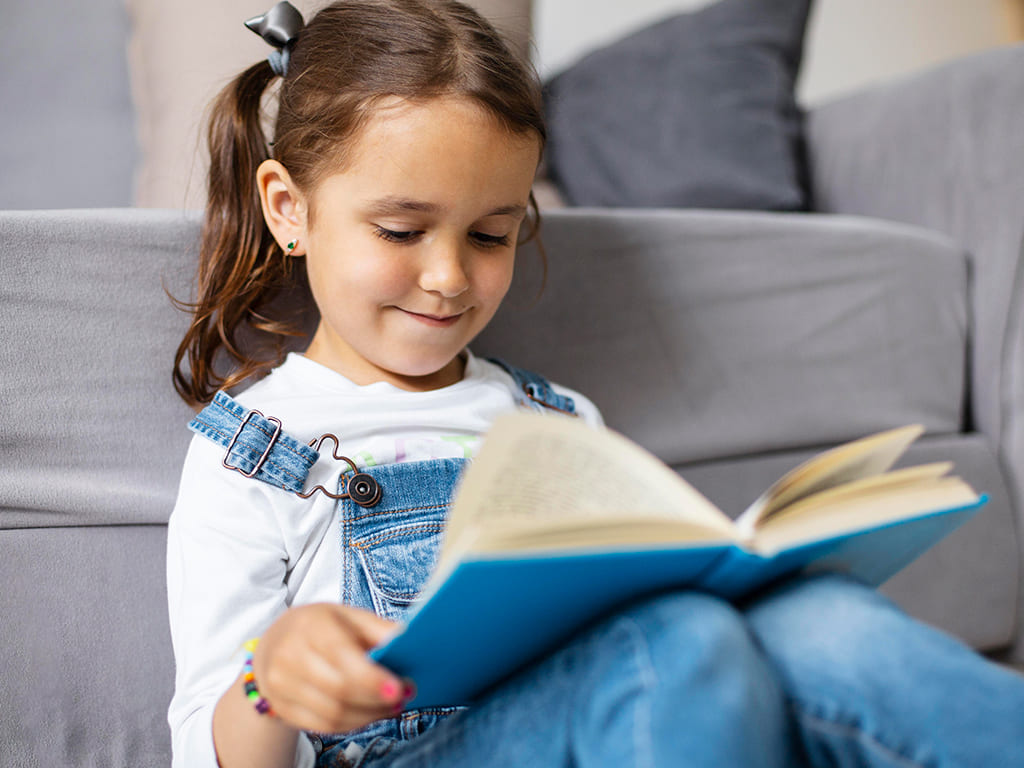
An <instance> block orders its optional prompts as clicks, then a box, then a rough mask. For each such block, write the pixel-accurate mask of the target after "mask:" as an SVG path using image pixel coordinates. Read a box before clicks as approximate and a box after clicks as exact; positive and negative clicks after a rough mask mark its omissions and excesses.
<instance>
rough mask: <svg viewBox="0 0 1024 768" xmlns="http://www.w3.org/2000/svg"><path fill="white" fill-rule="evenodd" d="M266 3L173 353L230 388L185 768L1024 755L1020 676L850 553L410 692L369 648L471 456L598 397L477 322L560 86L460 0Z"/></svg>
mask: <svg viewBox="0 0 1024 768" xmlns="http://www.w3.org/2000/svg"><path fill="white" fill-rule="evenodd" d="M247 25H248V26H250V27H251V28H253V29H254V30H255V31H257V32H259V33H260V34H261V35H262V36H263V37H264V38H265V39H266V40H268V42H270V43H272V44H273V45H274V46H275V47H276V48H277V50H275V51H274V52H273V53H272V55H271V57H270V59H269V60H268V61H264V62H261V63H259V64H257V65H255V66H252V67H250V68H249V69H247V70H246V71H245V72H243V73H242V74H241V75H240V76H239V77H238V78H237V79H236V80H235V81H234V82H232V83H231V84H230V85H229V86H228V87H227V88H226V89H225V90H224V92H223V93H222V94H221V96H220V97H219V99H218V101H217V102H216V104H215V106H214V110H213V113H212V119H211V124H210V131H209V140H210V150H211V169H210V176H209V202H208V205H207V209H206V219H205V225H204V229H203V235H202V245H201V255H200V268H199V289H198V298H197V301H196V303H195V304H194V305H193V321H192V325H191V327H190V328H189V331H188V333H187V334H186V336H185V339H184V340H183V342H182V344H181V347H180V348H179V350H178V356H177V360H176V368H175V380H176V385H177V387H178V389H179V392H180V393H181V394H182V395H183V396H184V397H185V398H186V399H187V400H188V401H189V402H191V403H193V404H205V403H210V402H211V400H212V403H211V404H210V405H209V406H207V407H206V408H205V409H204V410H203V411H202V412H201V413H200V414H199V415H197V416H196V418H195V419H194V420H193V421H192V423H191V424H190V426H191V428H192V429H193V430H194V431H195V432H196V433H197V434H196V437H195V438H194V440H193V443H192V446H191V449H190V451H189V455H188V458H187V460H186V463H185V468H184V473H183V477H182V482H181V488H180V494H179V498H178V502H177V505H176V507H175V510H174V513H173V515H172V517H171V521H170V528H169V542H168V565H167V568H168V592H169V600H170V619H171V628H172V634H173V640H174V648H175V654H176V658H177V687H176V692H175V695H174V699H173V701H172V703H171V707H170V713H169V720H170V724H171V728H172V734H173V748H174V761H175V762H174V764H175V765H176V766H179V767H187V768H205V767H207V766H209V767H211V768H212V767H213V766H217V765H220V766H223V768H232V767H233V766H245V767H246V768H256V767H258V766H291V765H301V766H309V765H313V764H314V763H315V764H317V765H339V766H367V767H370V766H384V765H387V766H422V767H423V768H427V766H434V767H435V768H440V767H441V766H444V767H445V768H448V767H461V766H466V767H467V768H468V767H470V766H485V765H486V766H506V765H508V766H512V765H515V766H566V767H568V766H581V767H584V766H634V765H635V766H668V765H689V766H719V767H721V766H755V765H757V766H792V765H801V764H810V765H822V766H825V765H872V766H875V765H879V766H882V765H884V766H896V765H899V766H906V765H948V766H953V765H972V766H986V765H990V766H996V765H999V766H1008V765H1024V683H1022V682H1021V680H1020V679H1018V678H1017V677H1016V676H1014V675H1013V674H1011V673H1008V672H1005V671H1002V670H1000V669H998V668H997V667H995V666H993V665H990V664H987V663H986V662H984V661H982V660H981V659H980V658H978V657H977V656H975V655H974V654H972V653H971V652H970V651H969V650H967V649H966V648H964V647H963V646H961V645H960V644H958V643H956V642H954V641H953V640H951V639H949V638H947V637H945V636H943V635H941V634H939V633H937V632H935V631H933V630H931V629H928V628H926V627H924V626H922V625H919V624H917V623H915V622H913V621H911V620H910V619H908V618H907V617H905V616H904V615H903V614H901V613H900V612H899V611H898V610H896V609H895V608H894V607H893V606H892V605H891V604H889V603H888V602H886V601H885V600H884V599H883V598H881V597H879V596H878V595H877V594H876V593H874V592H873V591H870V590H868V589H866V588H863V587H861V586H859V585H857V584H854V583H851V582H849V581H846V580H843V579H841V578H838V577H819V578H815V579H800V580H793V581H791V582H790V583H789V584H787V585H785V586H784V587H782V588H780V589H778V590H776V591H774V592H773V593H770V594H768V595H766V596H763V597H761V598H760V599H758V600H756V601H754V602H751V603H750V604H749V605H745V606H739V607H736V606H732V605H729V604H728V603H725V602H723V601H721V600H718V599H716V598H714V597H711V596H707V595H702V594H697V593H691V592H685V591H679V592H677V593H673V594H667V595H662V596H660V597H656V598H649V599H645V600H642V601H638V602H637V603H636V604H635V605H632V606H630V607H628V608H627V609H625V610H623V611H622V612H621V613H619V614H618V615H615V616H610V617H608V618H607V619H605V620H604V621H603V622H601V623H599V624H598V625H597V626H595V627H592V628H590V629H588V630H587V631H585V632H583V633H581V634H580V635H579V636H578V637H576V638H575V639H573V640H572V641H571V642H570V643H568V644H567V645H566V646H565V647H563V648H561V649H559V650H557V651H556V652H554V653H553V654H551V655H550V656H549V657H548V658H546V659H544V660H542V661H541V662H539V663H537V664H535V665H534V666H532V667H530V668H528V669H526V670H524V671H522V672H520V673H519V674H517V675H516V676H515V677H514V678H513V679H511V680H510V681H508V682H506V683H504V684H502V685H500V686H499V687H497V688H496V689H495V690H493V691H491V692H489V693H488V694H487V695H486V696H485V697H484V699H483V700H482V701H480V702H477V703H476V704H475V705H474V706H473V707H471V708H458V707H451V708H444V709H430V710H423V709H419V710H411V711H409V710H408V709H407V708H406V707H405V702H407V701H408V700H409V699H410V698H411V696H412V695H413V693H414V690H415V689H414V686H415V681H410V680H402V679H398V678H396V677H395V676H394V675H393V674H392V673H391V672H389V671H388V670H387V669H383V668H381V667H379V666H377V665H375V664H374V663H372V662H371V661H370V660H369V658H368V657H367V653H366V652H367V651H368V650H369V649H371V648H372V647H374V646H375V645H377V644H378V643H380V642H381V641H382V640H384V639H385V638H386V637H387V635H388V633H389V632H391V631H392V630H393V629H394V627H395V624H394V622H395V621H396V620H398V619H401V618H402V616H403V615H404V613H405V611H406V610H407V608H408V604H409V601H410V600H411V598H412V597H413V596H414V595H415V594H416V592H417V591H418V590H419V589H420V587H421V586H422V584H423V581H424V579H425V578H426V576H427V574H428V573H429V570H430V567H431V564H432V562H433V558H434V555H435V552H436V547H437V539H438V537H439V535H440V533H441V530H442V528H443V525H444V521H445V511H446V508H447V504H448V502H449V498H450V495H451V491H452V487H453V486H454V484H455V482H456V480H457V478H458V475H459V472H460V469H461V467H462V465H463V463H464V462H465V460H466V459H467V458H470V457H472V456H473V455H474V454H475V452H476V450H477V448H478V445H479V443H480V440H481V437H482V435H483V434H484V433H485V432H486V431H487V429H488V426H489V425H490V423H491V422H492V420H493V419H494V417H495V416H496V415H497V414H499V413H501V412H504V411H507V410H509V409H512V408H517V407H531V408H537V409H540V410H546V411H549V412H550V413H551V414H552V416H551V417H552V418H565V416H564V415H562V414H561V413H560V412H562V411H568V412H570V413H572V414H575V415H576V416H577V417H580V418H583V419H585V420H586V421H587V422H589V423H591V424H595V425H596V424H600V422H601V418H600V415H599V413H598V411H597V409H596V408H595V407H594V405H593V404H592V403H590V402H589V401H588V400H587V399H586V398H584V397H583V396H581V395H579V394H578V393H576V392H572V391H569V390H566V389H564V388H563V387H560V386H557V385H552V384H550V383H549V382H547V381H546V380H544V379H543V378H542V377H540V376H538V375H536V374H532V373H530V372H527V371H522V370H520V369H517V368H514V367H511V366H507V365H504V364H498V363H494V362H489V361H486V360H482V359H479V358H477V357H474V356H473V354H472V353H471V352H470V351H469V350H468V348H467V345H468V344H469V343H470V342H471V341H472V339H473V338H474V337H475V336H476V334H477V333H478V332H479V331H480V330H481V329H482V328H483V327H484V326H485V325H486V324H487V322H488V321H489V320H490V318H491V317H492V315H493V314H494V312H495V310H496V309H497V308H498V305H499V304H500V303H501V301H502V298H503V297H504V295H505V292H506V290H507V289H508V287H509V282H510V280H511V276H512V270H513V264H514V258H515V246H516V243H517V241H519V240H520V234H521V232H523V231H524V230H528V229H531V228H532V227H533V226H535V222H534V221H533V220H532V218H531V211H533V215H534V216H535V215H536V210H535V206H534V205H533V200H532V196H531V191H530V190H531V184H532V181H533V176H534V172H535V170H536V168H537V164H538V161H539V160H540V156H541V152H542V150H543V146H544V137H545V130H544V123H543V119H542V115H541V102H540V98H539V92H538V87H537V84H536V81H535V79H534V77H533V76H532V75H531V74H530V72H529V71H528V69H527V68H526V67H525V66H524V65H523V64H522V63H521V62H520V61H519V60H518V59H517V58H516V56H514V55H513V54H512V53H511V52H510V51H509V49H508V48H507V47H506V45H505V44H504V43H503V42H502V40H501V39H500V38H499V37H498V35H496V34H495V32H494V30H493V29H492V28H491V27H490V26H489V25H488V24H487V22H485V21H484V20H483V19H482V18H481V17H480V16H479V15H478V14H477V13H476V12H474V11H473V10H471V9H469V8H467V7H465V6H463V5H461V4H459V3H457V2H452V1H450V0H343V1H342V2H336V3H334V4H333V5H331V6H330V7H328V8H326V9H325V10H323V11H322V12H320V13H319V14H318V15H317V16H316V17H315V18H314V19H313V20H312V21H311V22H310V23H309V24H308V25H303V22H302V18H301V16H299V14H298V12H297V11H296V10H295V9H294V8H292V7H291V6H290V5H288V4H287V3H279V4H278V5H277V6H275V7H274V8H273V9H272V10H271V11H270V12H269V13H268V14H266V15H265V16H263V17H259V18H257V19H253V20H251V21H250V22H247ZM279 78H280V80H279ZM278 82H279V86H280V91H279V95H278V97H277V101H278V111H277V117H276V122H275V125H274V130H273V140H272V141H271V142H269V143H268V142H267V140H266V138H265V137H264V135H263V133H262V131H261V127H260V118H261V101H262V100H263V98H264V93H265V91H266V90H267V87H268V86H269V85H271V84H277V83H278ZM295 286H299V287H300V289H304V288H306V287H308V289H309V292H310V294H311V296H312V301H313V303H314V304H315V308H316V310H317V312H318V320H317V324H316V328H315V332H314V333H313V334H312V338H311V340H310V341H309V344H308V347H306V349H305V351H304V353H302V354H297V353H292V354H289V355H288V356H287V357H286V358H285V359H284V360H283V362H281V361H280V360H279V359H278V358H277V357H276V356H275V353H274V352H273V351H272V350H271V351H270V352H263V353H260V352H257V351H252V350H254V349H258V345H257V344H255V342H254V339H256V340H258V338H259V337H261V336H262V337H270V338H275V337H276V338H281V337H282V335H286V334H289V333H292V334H294V333H297V332H298V331H299V329H298V328H296V327H294V326H295V325H297V324H298V323H297V322H296V323H288V322H286V321H285V320H284V319H282V318H281V317H280V313H279V312H277V306H276V305H275V304H274V299H275V297H277V296H278V295H279V294H280V293H282V292H287V291H289V290H290V289H292V288H293V287H295ZM186 359H187V371H185V370H183V369H182V366H183V361H185V360H186ZM225 366H226V368H225ZM274 366H276V367H274ZM271 367H273V370H272V371H270V373H269V375H267V376H266V377H265V378H263V379H262V380H260V381H259V382H258V383H256V384H254V385H252V386H251V387H249V388H248V389H245V390H244V391H243V392H242V393H241V394H239V395H238V399H237V400H234V399H232V398H231V397H229V396H228V395H226V394H225V393H224V392H220V393H217V394H216V396H215V391H216V390H218V389H225V388H231V387H234V386H236V385H238V384H241V383H243V382H248V381H249V380H250V379H252V378H254V377H256V376H257V375H260V374H263V373H266V371H267V369H268V368H271ZM527 393H529V394H527ZM309 444H313V445H315V446H317V447H318V449H319V451H320V454H322V456H320V454H318V453H317V452H316V451H314V450H313V448H311V447H310V445H309ZM318 457H319V460H318ZM338 457H341V458H338ZM452 703H453V704H460V703H461V702H452Z"/></svg>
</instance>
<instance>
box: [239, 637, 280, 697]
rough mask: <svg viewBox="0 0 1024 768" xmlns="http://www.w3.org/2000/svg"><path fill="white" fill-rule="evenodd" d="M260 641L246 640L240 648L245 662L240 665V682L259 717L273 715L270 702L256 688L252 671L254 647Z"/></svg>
mask: <svg viewBox="0 0 1024 768" xmlns="http://www.w3.org/2000/svg"><path fill="white" fill-rule="evenodd" d="M259 642H260V639H259V638H258V637H257V638H253V639H252V640H247V641H246V642H245V644H243V645H242V647H243V648H244V649H245V661H244V663H243V664H242V680H243V682H244V683H245V696H246V698H247V699H249V701H251V702H252V705H253V706H254V707H255V708H256V711H257V712H259V713H260V714H261V715H273V714H274V712H273V710H271V709H270V702H268V701H267V700H266V699H265V698H264V697H263V694H261V693H260V692H259V689H257V688H256V675H255V674H253V671H252V658H253V654H254V653H255V652H256V646H257V645H259Z"/></svg>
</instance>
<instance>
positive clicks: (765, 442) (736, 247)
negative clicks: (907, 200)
mask: <svg viewBox="0 0 1024 768" xmlns="http://www.w3.org/2000/svg"><path fill="white" fill-rule="evenodd" d="M542 235H543V238H544V244H545V248H546V249H547V252H548V255H549V274H548V286H547V289H546V290H545V291H544V293H543V295H542V297H541V298H540V300H539V301H535V298H536V294H537V291H538V290H539V288H540V275H541V266H540V263H539V260H538V259H537V256H536V254H535V253H532V252H531V251H530V250H523V251H522V252H521V253H520V254H519V256H518V264H519V268H518V270H517V281H518V282H517V285H516V286H515V287H514V289H513V291H514V293H513V294H512V295H511V297H510V300H508V301H506V304H505V306H503V307H502V309H501V310H500V311H499V313H498V315H497V316H496V318H495V320H494V322H493V323H492V324H491V326H490V327H489V328H488V329H487V330H486V331H485V332H484V333H483V334H482V335H481V338H480V340H479V342H478V343H477V344H476V345H475V346H476V348H477V351H478V352H481V353H488V352H491V351H492V350H500V351H501V354H502V355H503V356H506V357H507V358H508V359H510V360H515V361H517V364H519V365H523V366H525V367H528V368H533V369H535V370H541V371H544V372H545V373H546V374H547V375H548V376H550V377H551V378H552V379H554V380H556V381H561V382H562V383H564V384H566V385H567V386H571V387H574V388H576V389H579V390H581V391H583V392H586V393H587V394H588V395H589V396H590V397H591V398H592V399H593V400H594V401H595V402H596V403H597V404H598V406H599V407H601V409H602V410H603V412H604V414H605V418H606V420H607V421H608V423H609V424H610V425H611V426H612V427H615V428H616V429H619V430H621V431H624V432H626V434H628V435H629V436H631V437H632V438H634V439H635V440H637V441H638V442H640V443H642V444H644V445H646V446H647V447H649V448H651V449H652V450H653V451H654V452H655V453H656V454H658V455H659V456H660V457H661V458H662V459H663V460H665V461H667V462H669V463H679V462H687V461H698V460H707V459H713V458H724V457H729V456H736V455H744V454H749V453H751V452H753V453H757V452H760V451H775V450H782V449H786V448H797V447H801V446H808V445H826V444H829V443H834V442H839V441H842V440H846V439H851V438H854V437H858V436H860V435H863V434H866V433H869V432H872V431H876V430H879V429H884V428H886V427H891V426H895V425H899V424H906V423H921V424H924V425H925V426H926V427H928V428H929V429H930V430H932V431H935V432H937V433H953V432H957V431H959V430H960V427H961V424H962V420H963V414H962V411H961V408H962V403H963V402H964V396H965V393H964V367H965V348H964V339H965V338H966V333H967V326H966V323H967V306H966V302H967V265H966V262H965V259H964V256H963V254H962V253H961V252H960V251H959V250H958V249H957V248H956V247H955V246H953V245H952V244H951V243H950V242H949V241H947V240H945V239H944V238H942V237H940V236H936V235H934V234H932V233H929V232H927V231H925V230H920V229H916V228H911V227H906V226H901V225H891V224H887V223H882V222H877V221H870V220H867V219H858V218H852V217H832V216H810V217H809V216H804V215H797V214H790V215H782V214H767V213H760V214H759V213H738V212H715V213H712V212H702V211H637V210H619V211H600V212H597V211H592V210H591V211H587V210H583V211H581V210H572V209H567V210H565V211H557V212H556V211H552V212H550V213H549V214H547V215H546V217H545V220H544V223H543V227H542ZM528 328H530V329H532V328H553V329H558V334H559V338H560V339H561V341H562V343H557V344H556V343H547V344H538V343H537V338H538V337H537V335H536V333H535V332H527V331H526V329H528ZM652 404H657V405H656V407H652Z"/></svg>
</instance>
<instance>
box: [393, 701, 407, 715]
mask: <svg viewBox="0 0 1024 768" xmlns="http://www.w3.org/2000/svg"><path fill="white" fill-rule="evenodd" d="M404 709H405V702H402V701H400V702H398V703H397V704H395V706H393V707H392V708H391V713H392V714H394V715H400V714H402V710H404Z"/></svg>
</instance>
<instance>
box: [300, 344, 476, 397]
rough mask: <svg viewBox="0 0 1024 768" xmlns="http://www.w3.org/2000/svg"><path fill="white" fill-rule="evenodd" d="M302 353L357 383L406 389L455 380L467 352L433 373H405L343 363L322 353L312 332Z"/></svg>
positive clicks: (426, 388) (462, 370) (460, 374)
mask: <svg viewBox="0 0 1024 768" xmlns="http://www.w3.org/2000/svg"><path fill="white" fill-rule="evenodd" d="M303 354H304V356H305V357H307V358H309V359H310V360H312V361H313V362H315V363H319V364H320V365H322V366H324V367H325V368H330V369H331V370H333V371H335V372H337V373H340V374H341V375H342V376H344V377H345V378H346V379H348V380H349V381H351V382H352V383H353V384H355V385H357V386H360V387H365V386H368V385H370V384H377V383H381V382H383V383H386V384H390V385H392V386H393V387H397V388H398V389H403V390H405V391H407V392H431V391H433V390H437V389H443V388H444V387H450V386H452V385H453V384H457V383H458V382H460V381H462V379H463V378H464V377H465V375H466V361H467V358H468V353H467V352H466V350H463V351H462V352H460V353H459V354H457V355H456V356H455V357H454V358H452V359H451V361H450V362H448V363H447V364H446V365H445V366H444V367H442V368H440V369H439V370H437V371H434V372H433V373H428V374H426V375H423V376H409V375H405V374H402V373H399V372H396V371H389V370H385V369H382V368H377V367H369V366H349V365H345V364H344V363H343V362H342V361H339V360H337V359H332V358H331V356H329V355H325V354H324V350H323V348H322V347H321V345H319V344H318V343H317V337H316V336H314V338H313V341H312V343H310V345H309V347H308V348H307V349H306V351H305V352H304V353H303Z"/></svg>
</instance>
